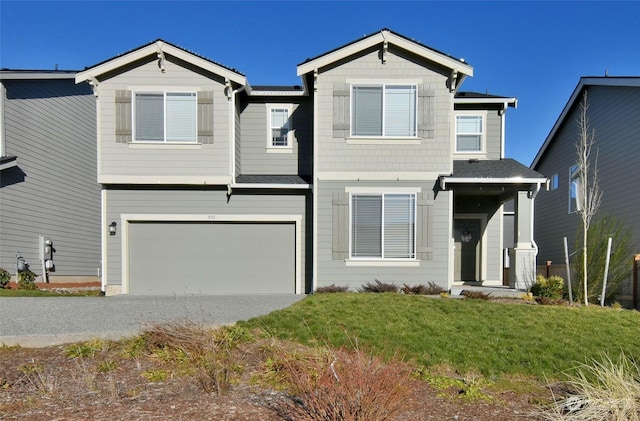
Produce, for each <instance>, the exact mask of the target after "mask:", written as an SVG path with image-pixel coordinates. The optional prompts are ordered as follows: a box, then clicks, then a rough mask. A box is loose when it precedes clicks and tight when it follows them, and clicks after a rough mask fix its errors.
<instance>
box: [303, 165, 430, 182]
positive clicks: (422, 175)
mask: <svg viewBox="0 0 640 421" xmlns="http://www.w3.org/2000/svg"><path fill="white" fill-rule="evenodd" d="M314 167H315V166H314ZM441 175H442V174H441V173H437V172H427V171H425V172H418V171H415V172H410V171H407V172H384V171H370V172H363V171H336V172H334V171H319V172H318V173H317V178H318V179H320V180H323V181H425V180H426V181H434V180H437V179H438V177H440V176H441Z"/></svg>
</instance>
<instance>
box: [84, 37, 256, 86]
mask: <svg viewBox="0 0 640 421" xmlns="http://www.w3.org/2000/svg"><path fill="white" fill-rule="evenodd" d="M165 53H166V54H169V55H172V56H174V57H177V58H179V59H181V60H184V61H186V62H187V63H191V64H193V65H194V66H197V67H200V68H202V69H204V70H207V71H210V72H211V73H215V74H217V75H220V76H222V77H224V78H226V79H229V80H231V81H233V82H236V83H238V84H240V85H246V84H247V79H246V77H245V75H244V74H242V73H240V72H238V71H237V70H235V69H232V68H230V67H227V66H224V65H222V64H220V63H217V62H215V61H213V60H209V59H208V58H205V57H203V56H200V55H198V54H195V53H192V52H191V51H187V50H185V49H183V48H180V47H178V46H176V45H173V44H171V43H169V42H167V41H164V40H162V39H157V40H155V41H153V42H150V43H149V44H146V45H143V46H141V47H138V48H135V49H133V50H131V51H128V52H126V53H123V54H120V55H118V56H116V57H113V58H110V59H108V60H105V61H103V62H101V63H98V64H95V65H93V66H91V67H87V68H86V69H85V70H83V71H81V72H79V73H78V74H77V75H76V83H78V82H83V81H86V80H89V81H90V80H92V79H93V78H97V77H98V76H100V75H102V74H105V73H107V72H110V71H112V70H115V69H117V68H119V67H122V66H124V65H127V64H129V63H131V62H134V61H136V60H139V59H142V58H144V57H148V56H150V55H158V58H160V56H162V55H163V54H165Z"/></svg>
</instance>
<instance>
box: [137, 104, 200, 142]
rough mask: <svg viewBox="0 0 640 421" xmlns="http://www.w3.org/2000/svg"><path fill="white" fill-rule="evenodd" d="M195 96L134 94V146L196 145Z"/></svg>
mask: <svg viewBox="0 0 640 421" xmlns="http://www.w3.org/2000/svg"><path fill="white" fill-rule="evenodd" d="M197 106H198V103H197V98H196V94H195V92H137V93H136V94H135V104H134V111H133V112H134V116H135V120H134V121H135V124H134V130H135V137H134V139H135V141H136V142H196V141H197V135H198V133H197V123H198V121H197V120H198V118H197Z"/></svg>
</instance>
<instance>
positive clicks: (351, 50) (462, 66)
mask: <svg viewBox="0 0 640 421" xmlns="http://www.w3.org/2000/svg"><path fill="white" fill-rule="evenodd" d="M385 39H386V41H387V42H389V43H391V44H394V45H397V46H398V47H400V48H403V49H405V50H407V51H410V52H412V53H414V54H417V55H419V56H421V57H424V58H426V59H428V60H430V61H433V62H435V63H438V64H441V65H443V66H445V67H447V68H449V69H455V70H457V71H458V72H459V73H462V74H464V75H467V76H473V67H471V66H469V65H468V64H466V63H463V62H461V61H459V60H456V59H453V58H451V57H447V56H445V55H443V54H440V53H438V52H436V51H433V50H431V49H429V48H426V47H423V46H421V45H419V44H416V43H413V42H410V41H408V40H406V39H404V38H401V37H399V36H397V35H394V34H393V33H391V32H388V31H383V32H379V33H377V34H374V35H371V36H370V37H368V38H365V39H362V40H360V41H357V42H354V43H353V44H350V45H347V46H346V47H344V48H340V49H338V50H336V51H333V52H331V53H329V54H326V55H323V56H320V57H318V58H316V59H315V60H311V61H309V62H306V63H303V64H300V65H298V76H302V75H305V74H307V73H310V72H312V71H314V70H315V69H319V68H321V67H324V66H327V65H329V64H331V63H334V62H336V61H338V60H341V59H343V58H345V57H348V56H350V55H352V54H356V53H358V52H360V51H362V50H364V49H367V48H370V47H372V46H374V45H377V44H380V43H382V42H384V41H385Z"/></svg>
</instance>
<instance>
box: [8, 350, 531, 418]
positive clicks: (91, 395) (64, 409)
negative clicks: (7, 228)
mask: <svg viewBox="0 0 640 421" xmlns="http://www.w3.org/2000/svg"><path fill="white" fill-rule="evenodd" d="M264 349H265V347H263V346H260V344H257V343H254V342H251V343H248V344H244V345H242V346H241V347H240V348H239V349H238V350H237V353H238V354H237V355H236V357H237V358H238V361H239V366H240V367H241V370H240V371H239V374H238V376H237V378H235V379H234V380H233V381H232V383H231V387H230V390H229V391H228V392H226V393H224V394H221V395H219V394H216V393H211V392H207V391H205V390H204V388H203V387H202V384H201V382H200V381H198V378H197V376H194V375H193V373H189V370H188V369H184V370H182V371H180V370H178V371H176V370H173V369H172V370H169V369H168V368H167V365H166V361H162V358H161V357H159V356H158V355H150V354H142V355H137V356H133V357H132V356H130V355H129V356H127V355H126V353H125V352H123V348H122V347H121V346H120V347H119V346H114V347H105V349H103V350H100V351H99V352H96V353H95V354H94V355H91V356H85V357H77V356H76V357H75V358H73V357H71V356H68V354H69V346H64V347H63V346H54V347H48V348H37V349H28V348H17V347H4V348H0V362H1V364H0V418H1V419H7V420H8V419H18V420H27V419H28V420H62V419H64V420H89V419H91V420H113V419H128V420H166V419H180V420H203V419H215V420H252V421H253V420H265V421H271V420H274V421H275V420H282V419H285V418H282V417H281V416H279V415H278V414H277V412H276V411H274V410H273V408H274V406H276V405H275V404H277V402H278V401H280V400H283V399H289V397H288V395H287V394H286V393H285V392H283V391H277V390H275V389H278V388H277V387H268V386H265V385H264V384H262V385H261V383H260V382H257V381H256V378H258V377H260V375H261V373H262V372H263V371H264V370H265V361H266V360H267V359H268V357H269V356H268V355H267V354H265V352H264ZM163 373H164V375H165V376H164V377H163ZM410 388H411V392H412V393H411V395H410V396H411V397H410V399H408V400H407V401H406V402H405V403H404V404H403V409H402V411H401V412H400V413H399V414H398V415H397V417H395V418H394V419H395V420H400V421H413V420H476V421H485V420H486V421H507V420H509V421H511V420H514V419H536V418H535V417H534V416H533V415H532V414H533V413H534V411H535V410H536V409H537V407H536V405H535V403H536V402H537V401H539V399H540V397H539V395H536V396H533V395H532V394H527V393H516V392H512V391H501V392H492V391H490V390H487V391H484V392H485V393H486V397H485V398H482V399H474V400H467V399H464V398H462V397H461V395H460V394H461V391H460V390H457V389H456V388H455V387H452V388H448V389H445V390H436V389H435V388H433V387H432V386H431V385H430V384H429V383H427V382H426V381H423V380H417V379H416V380H411V381H410Z"/></svg>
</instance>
